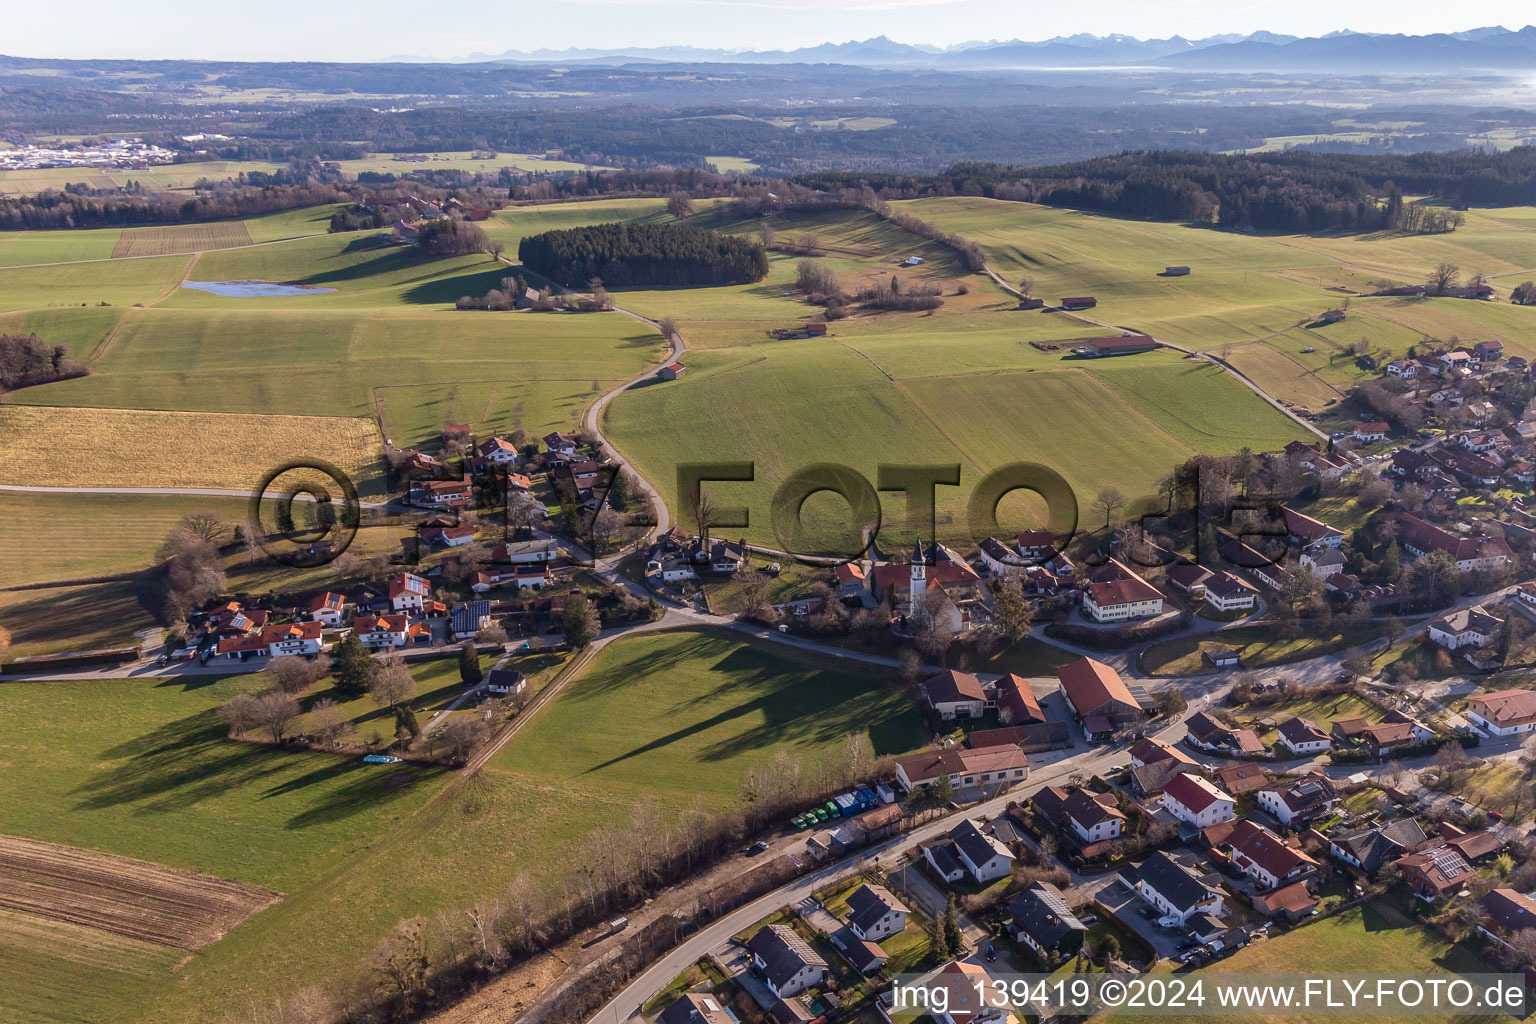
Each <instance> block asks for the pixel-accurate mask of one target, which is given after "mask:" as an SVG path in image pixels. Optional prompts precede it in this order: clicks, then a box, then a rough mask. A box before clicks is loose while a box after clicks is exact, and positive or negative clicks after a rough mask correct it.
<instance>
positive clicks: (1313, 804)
mask: <svg viewBox="0 0 1536 1024" xmlns="http://www.w3.org/2000/svg"><path fill="white" fill-rule="evenodd" d="M1257 799H1258V803H1259V806H1260V807H1262V808H1263V809H1264V810H1266V811H1268V812H1269V813H1270V814H1272V815H1274V816H1275V820H1276V821H1278V822H1280V824H1282V825H1285V826H1286V827H1288V828H1291V827H1296V826H1298V825H1301V824H1304V823H1305V822H1308V821H1311V820H1312V819H1313V818H1316V817H1318V816H1320V815H1322V814H1323V813H1325V812H1326V811H1328V810H1329V809H1330V808H1332V807H1333V805H1334V804H1336V803H1338V802H1339V794H1338V793H1337V792H1335V791H1334V788H1333V783H1331V782H1329V781H1328V779H1327V777H1326V776H1323V775H1316V774H1313V775H1304V776H1302V777H1301V778H1299V779H1292V780H1289V781H1286V782H1283V783H1280V784H1279V785H1275V786H1271V787H1269V788H1267V789H1261V790H1259V793H1258V797H1257Z"/></svg>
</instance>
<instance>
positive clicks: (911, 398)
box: [891, 380, 986, 476]
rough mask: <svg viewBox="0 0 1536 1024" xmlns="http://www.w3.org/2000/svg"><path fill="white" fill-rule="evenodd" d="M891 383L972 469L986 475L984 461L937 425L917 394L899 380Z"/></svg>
mask: <svg viewBox="0 0 1536 1024" xmlns="http://www.w3.org/2000/svg"><path fill="white" fill-rule="evenodd" d="M891 383H892V384H893V385H895V387H896V390H897V391H900V392H901V397H903V398H905V399H906V400H907V403H908V404H909V405H911V406H912V408H914V409H916V410H917V411H918V414H919V415H921V416H922V417H923V419H925V420H927V421H928V424H929V426H931V427H933V429H934V430H937V431H938V432H939V436H940V437H942V438H943V439H944V440H946V441H948V442H949V443H950V446H951V447H953V448H954V449H955V451H957V452H959V453H960V454H961V455H963V456H965V461H967V462H969V463H970V464H971V467H972V468H973V469H975V470H976V471H977V472H980V473H982V475H983V476H985V475H986V474H985V472H984V471H983V470H982V466H983V465H984V463H981V462H978V461H977V459H976V456H974V455H972V454H971V453H970V452H968V451H966V449H965V446H964V445H962V444H961V443H960V442H959V441H956V440H955V439H954V438H953V437H951V436H950V435H949V431H947V430H945V429H944V428H943V427H941V426H939V423H938V421H937V420H935V419H934V418H933V417H932V416H931V415H930V414H929V412H928V410H927V409H925V408H924V407H923V403H922V402H920V401H918V400H917V396H916V395H914V394H912V392H910V391H908V390H907V389H906V388H905V387H904V386H903V385H902V382H901V381H899V380H893V381H891Z"/></svg>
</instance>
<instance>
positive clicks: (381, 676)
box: [368, 654, 416, 708]
mask: <svg viewBox="0 0 1536 1024" xmlns="http://www.w3.org/2000/svg"><path fill="white" fill-rule="evenodd" d="M368 692H369V693H370V694H372V695H373V702H374V703H375V704H378V705H379V706H380V707H391V708H392V707H397V706H398V705H400V704H403V703H405V702H406V701H408V700H410V699H411V698H413V697H415V696H416V677H415V676H413V675H411V670H410V669H409V668H407V667H406V664H405V662H403V661H401V660H400V656H399V655H394V654H392V655H389V656H388V657H385V658H381V659H379V660H378V661H375V662H374V663H373V667H372V669H371V670H370V671H369V673H368Z"/></svg>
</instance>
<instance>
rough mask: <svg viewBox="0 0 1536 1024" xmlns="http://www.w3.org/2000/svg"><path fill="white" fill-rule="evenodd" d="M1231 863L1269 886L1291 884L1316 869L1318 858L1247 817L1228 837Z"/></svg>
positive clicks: (1269, 887) (1250, 876) (1270, 887)
mask: <svg viewBox="0 0 1536 1024" xmlns="http://www.w3.org/2000/svg"><path fill="white" fill-rule="evenodd" d="M1227 842H1228V844H1229V845H1230V847H1231V850H1232V863H1233V865H1234V866H1235V867H1236V868H1237V869H1238V870H1239V871H1241V872H1242V873H1243V874H1245V875H1247V876H1248V877H1249V878H1251V879H1253V880H1254V881H1255V882H1258V883H1259V884H1260V885H1261V886H1263V887H1264V888H1266V889H1274V888H1276V887H1277V886H1281V885H1288V884H1290V883H1291V882H1295V881H1299V880H1301V879H1303V878H1306V877H1308V876H1309V875H1312V874H1314V873H1316V871H1317V861H1315V860H1313V859H1312V858H1311V857H1309V856H1308V855H1307V854H1306V853H1304V852H1302V850H1301V849H1300V848H1299V845H1298V846H1291V845H1290V844H1288V843H1286V842H1285V840H1283V839H1281V838H1280V837H1279V836H1277V835H1275V834H1274V833H1273V832H1271V831H1270V830H1269V829H1267V828H1265V827H1264V826H1263V825H1258V824H1255V823H1254V822H1251V821H1248V820H1247V819H1244V820H1242V821H1240V822H1238V823H1237V826H1236V827H1235V828H1233V830H1232V834H1231V836H1230V837H1229V838H1228V840H1227Z"/></svg>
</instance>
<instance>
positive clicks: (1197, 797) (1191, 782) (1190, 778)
mask: <svg viewBox="0 0 1536 1024" xmlns="http://www.w3.org/2000/svg"><path fill="white" fill-rule="evenodd" d="M1163 796H1165V797H1167V796H1171V797H1173V798H1174V799H1175V800H1177V801H1178V802H1179V803H1181V804H1183V805H1184V806H1185V807H1188V808H1189V809H1190V810H1191V811H1193V812H1194V813H1195V814H1199V813H1200V812H1201V811H1203V810H1205V809H1206V808H1207V807H1209V806H1211V804H1214V803H1216V802H1217V801H1218V800H1230V799H1231V797H1229V796H1227V794H1225V793H1223V792H1222V791H1221V790H1219V789H1217V788H1216V786H1215V785H1214V784H1213V783H1211V782H1208V781H1206V780H1205V779H1203V778H1201V777H1200V776H1198V775H1191V774H1187V773H1186V774H1184V775H1175V776H1174V777H1173V778H1171V779H1169V780H1168V784H1167V785H1166V786H1164V787H1163Z"/></svg>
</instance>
